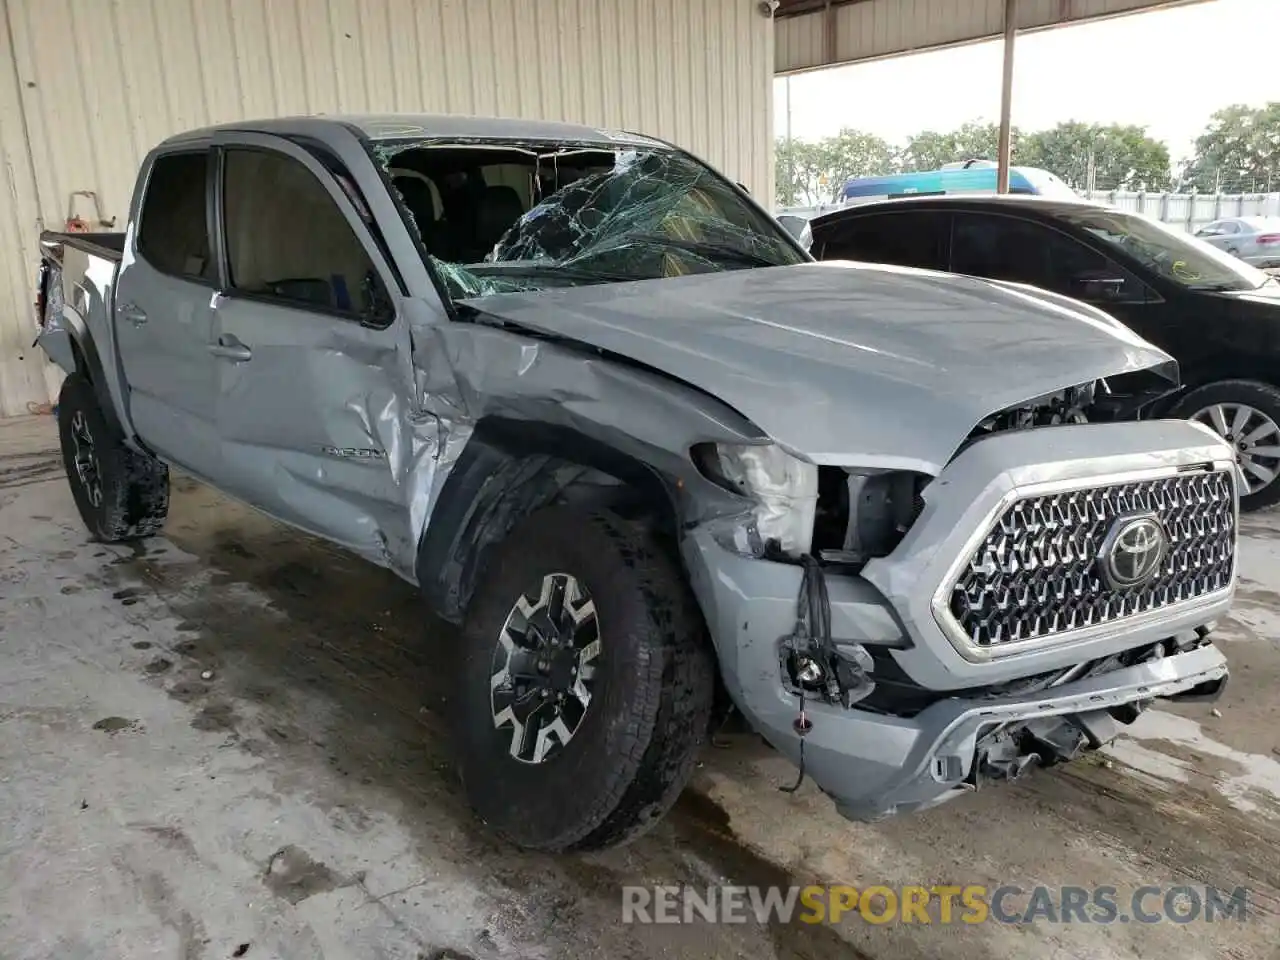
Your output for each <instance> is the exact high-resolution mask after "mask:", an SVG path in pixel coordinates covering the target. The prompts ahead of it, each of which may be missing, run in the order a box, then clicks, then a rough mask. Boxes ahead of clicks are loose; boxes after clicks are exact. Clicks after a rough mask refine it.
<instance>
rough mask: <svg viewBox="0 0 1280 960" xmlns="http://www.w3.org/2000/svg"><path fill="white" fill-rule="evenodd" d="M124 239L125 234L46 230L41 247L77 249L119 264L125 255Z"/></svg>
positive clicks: (41, 235)
mask: <svg viewBox="0 0 1280 960" xmlns="http://www.w3.org/2000/svg"><path fill="white" fill-rule="evenodd" d="M124 237H125V235H124V233H59V232H57V231H55V230H46V231H44V232H43V233H42V234H40V245H41V246H42V247H45V248H49V247H58V246H62V247H75V248H76V249H78V250H83V251H84V252H85V253H92V254H93V255H94V256H98V257H103V258H104V259H107V260H114V261H116V262H117V263H118V262H119V261H120V258H121V257H122V256H123V255H124Z"/></svg>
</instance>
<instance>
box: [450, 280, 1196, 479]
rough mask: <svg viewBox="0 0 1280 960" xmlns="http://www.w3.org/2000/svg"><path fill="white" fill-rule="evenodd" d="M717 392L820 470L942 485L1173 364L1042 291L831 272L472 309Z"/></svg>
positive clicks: (541, 297)
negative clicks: (1041, 406)
mask: <svg viewBox="0 0 1280 960" xmlns="http://www.w3.org/2000/svg"><path fill="white" fill-rule="evenodd" d="M464 302H465V303H467V304H469V305H471V306H473V307H475V308H476V309H479V310H481V311H483V312H485V313H488V314H491V315H494V316H496V317H500V318H502V319H503V320H506V321H509V322H512V323H515V324H517V325H519V326H523V327H526V328H529V329H532V330H537V331H541V332H543V333H547V334H553V335H556V336H560V337H567V338H570V339H573V340H576V341H580V342H582V343H585V344H589V345H591V346H594V347H598V348H600V349H602V350H606V351H609V352H611V353H614V354H618V355H621V356H623V357H627V358H630V359H632V360H634V361H637V362H639V363H642V364H645V365H646V366H649V367H652V368H655V369H657V370H659V371H662V372H663V373H666V374H669V375H670V376H673V377H676V378H678V379H680V380H682V381H685V382H687V383H689V384H691V385H693V386H695V387H698V388H699V389H701V390H703V391H705V392H707V393H710V394H712V395H714V396H716V397H718V398H719V399H720V400H722V401H723V402H725V403H726V404H728V405H730V406H731V407H733V408H735V409H736V410H738V411H739V412H740V413H742V414H743V415H744V416H746V417H748V418H749V419H751V420H752V421H753V422H754V423H755V424H756V425H757V426H758V427H760V429H761V430H762V431H763V432H764V433H766V434H768V435H769V436H770V437H772V438H773V439H774V440H776V441H777V442H779V443H781V444H783V445H784V446H786V447H788V448H790V449H791V450H793V451H795V452H797V453H800V454H802V455H804V456H806V457H808V458H810V459H812V460H814V461H816V462H819V463H827V464H840V465H858V466H881V467H891V468H897V469H911V470H919V471H922V472H926V473H930V474H936V473H937V472H938V471H939V470H940V469H941V468H942V466H943V465H944V464H945V463H946V462H947V461H948V460H949V459H950V458H951V456H952V455H953V454H954V452H955V451H956V449H957V448H958V447H959V446H960V445H961V443H963V442H964V440H965V438H966V437H967V436H968V435H969V433H970V432H971V431H972V430H973V428H974V427H976V426H977V424H978V423H979V422H981V421H982V420H983V419H985V418H986V417H988V416H990V415H991V414H993V413H996V412H998V411H1001V410H1004V409H1007V408H1009V407H1013V406H1017V405H1018V404H1020V403H1024V402H1026V401H1028V400H1032V399H1034V398H1036V397H1040V396H1044V395H1045V394H1048V393H1052V392H1054V391H1056V390H1061V389H1064V388H1066V387H1071V386H1075V385H1078V384H1083V383H1089V382H1091V381H1093V380H1096V379H1100V378H1103V377H1111V376H1117V375H1120V374H1123V373H1129V372H1133V371H1137V370H1145V369H1157V370H1158V371H1159V372H1160V373H1162V374H1163V375H1165V376H1167V377H1169V378H1170V379H1171V380H1176V378H1177V366H1176V364H1175V362H1174V361H1173V360H1172V359H1171V358H1170V357H1169V355H1168V354H1166V353H1164V352H1163V351H1161V350H1159V349H1157V348H1156V347H1154V346H1152V345H1151V344H1149V343H1147V342H1146V341H1145V340H1143V339H1141V338H1140V337H1138V336H1137V335H1136V334H1134V333H1133V332H1132V331H1130V330H1129V329H1128V328H1127V327H1125V326H1123V325H1122V324H1120V323H1119V322H1118V321H1116V320H1114V319H1113V318H1111V317H1110V316H1108V315H1107V314H1105V313H1103V312H1102V311H1100V310H1097V309H1095V308H1093V307H1089V306H1086V305H1085V304H1081V303H1078V302H1076V301H1074V300H1070V299H1068V298H1066V297H1062V296H1057V295H1054V294H1048V293H1045V292H1044V291H1041V290H1038V289H1036V288H1033V287H1026V286H1022V285H1018V284H1008V283H994V282H991V281H986V280H980V279H976V278H971V277H961V276H956V275H952V274H944V273H936V272H932V271H924V270H914V269H909V268H898V267H888V266H881V265H874V266H873V265H870V264H852V263H841V262H827V263H821V264H817V263H815V264H801V265H797V266H790V267H773V268H764V269H757V270H732V271H724V272H718V273H704V274H698V275H694V276H688V277H680V278H669V279H661V280H645V281H638V282H634V283H614V284H592V285H584V286H577V287H565V288H553V289H547V290H542V291H538V292H536V293H523V294H500V295H493V296H487V297H480V298H476V299H472V300H467V301H464Z"/></svg>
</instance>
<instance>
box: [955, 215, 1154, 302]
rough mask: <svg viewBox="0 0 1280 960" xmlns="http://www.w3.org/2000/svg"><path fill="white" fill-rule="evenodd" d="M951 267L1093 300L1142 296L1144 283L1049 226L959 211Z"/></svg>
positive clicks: (1126, 299) (1138, 299)
mask: <svg viewBox="0 0 1280 960" xmlns="http://www.w3.org/2000/svg"><path fill="white" fill-rule="evenodd" d="M951 269H952V270H953V271H954V272H956V273H967V274H971V275H973V276H976V277H988V278H990V279H992V280H1011V281H1014V282H1017V283H1029V284H1032V285H1033V286H1037V287H1043V288H1044V289H1045V290H1050V291H1052V292H1054V293H1061V294H1065V295H1066V296H1069V297H1076V298H1077V299H1080V300H1088V301H1092V302H1110V303H1121V302H1122V303H1133V302H1141V301H1143V300H1145V299H1146V287H1145V286H1144V285H1143V283H1142V281H1140V280H1139V279H1137V278H1136V277H1134V276H1133V275H1132V274H1131V273H1129V271H1127V270H1125V268H1124V267H1122V266H1120V265H1119V264H1118V263H1116V262H1115V261H1114V260H1112V259H1111V258H1110V257H1107V256H1105V255H1103V254H1102V253H1099V252H1098V251H1097V250H1094V249H1093V248H1092V247H1088V246H1085V245H1084V244H1083V243H1081V242H1080V241H1078V240H1076V239H1074V238H1072V237H1070V236H1067V235H1066V234H1064V233H1060V232H1059V231H1057V230H1054V229H1053V228H1051V227H1047V226H1044V225H1043V224H1039V223H1032V222H1031V221H1028V220H1019V219H1018V218H1016V217H1005V216H994V215H993V216H984V215H982V214H974V213H959V214H957V215H956V217H955V220H954V223H953V226H952V232H951Z"/></svg>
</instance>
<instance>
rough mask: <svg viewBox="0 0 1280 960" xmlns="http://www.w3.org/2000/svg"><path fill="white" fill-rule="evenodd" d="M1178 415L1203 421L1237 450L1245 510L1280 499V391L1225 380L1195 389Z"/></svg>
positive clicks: (1179, 406) (1180, 405)
mask: <svg viewBox="0 0 1280 960" xmlns="http://www.w3.org/2000/svg"><path fill="white" fill-rule="evenodd" d="M1172 416H1175V417H1182V418H1185V419H1187V420H1195V421H1196V422H1198V423H1203V424H1204V425H1205V426H1207V427H1209V428H1210V429H1211V430H1213V431H1214V433H1216V434H1218V435H1219V436H1220V437H1222V439H1223V440H1225V441H1226V442H1227V443H1229V444H1231V446H1232V447H1233V448H1234V449H1235V451H1236V462H1237V464H1238V465H1239V468H1240V469H1239V484H1240V509H1241V510H1243V511H1250V510H1261V509H1262V508H1263V507H1270V506H1272V505H1274V504H1275V503H1277V502H1280V390H1277V389H1276V388H1275V387H1273V386H1271V385H1270V384H1266V383H1259V382H1258V381H1256V380H1222V381H1220V382H1218V383H1210V384H1208V385H1206V386H1203V387H1198V388H1197V389H1195V390H1192V391H1191V392H1190V393H1188V394H1187V395H1186V396H1185V397H1183V398H1182V399H1181V400H1180V401H1179V402H1178V404H1177V406H1176V407H1174V409H1173V411H1172Z"/></svg>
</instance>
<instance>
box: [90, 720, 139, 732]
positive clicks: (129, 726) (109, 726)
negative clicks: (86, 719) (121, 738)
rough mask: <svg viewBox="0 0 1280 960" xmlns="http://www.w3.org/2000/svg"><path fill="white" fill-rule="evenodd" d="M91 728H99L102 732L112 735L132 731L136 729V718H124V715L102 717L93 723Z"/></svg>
mask: <svg viewBox="0 0 1280 960" xmlns="http://www.w3.org/2000/svg"><path fill="white" fill-rule="evenodd" d="M93 729H95V730H101V731H103V732H104V733H108V734H111V735H112V736H114V735H115V734H117V733H122V732H124V731H133V730H137V729H138V721H137V720H126V719H125V718H124V717H103V718H102V719H101V720H99V721H98V722H97V723H95V724H94V725H93Z"/></svg>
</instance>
